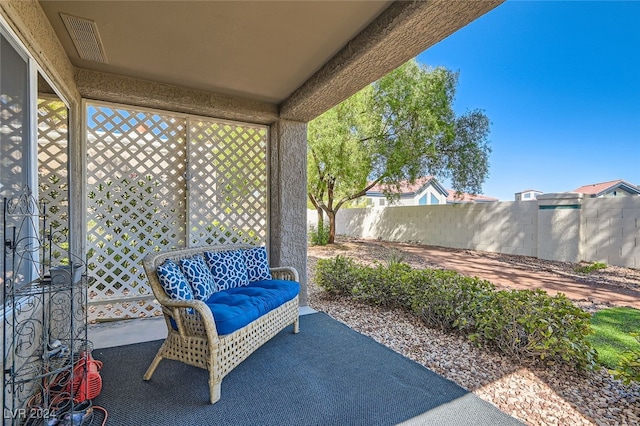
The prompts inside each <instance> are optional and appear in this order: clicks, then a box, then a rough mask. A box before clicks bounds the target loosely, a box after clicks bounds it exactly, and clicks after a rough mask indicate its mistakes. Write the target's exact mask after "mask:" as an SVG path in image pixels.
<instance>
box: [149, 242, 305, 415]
mask: <svg viewBox="0 0 640 426" xmlns="http://www.w3.org/2000/svg"><path fill="white" fill-rule="evenodd" d="M238 253H243V256H244V257H245V262H244V264H245V266H247V269H246V271H245V270H243V269H242V268H243V266H242V264H241V262H240V261H238V257H237V256H238ZM249 253H253V255H255V254H257V255H258V256H257V260H256V259H255V258H253V259H249V258H247V256H249ZM205 258H206V259H205ZM228 258H233V259H235V263H234V261H233V260H231V261H230V260H228ZM203 259H205V262H206V264H207V266H208V271H209V272H211V276H212V277H214V281H215V283H214V284H216V288H215V289H214V291H213V293H212V294H211V295H210V296H209V297H207V298H206V300H198V298H200V299H204V298H205V297H206V296H207V295H206V294H204V295H203V294H198V288H197V286H198V284H197V283H196V284H194V282H191V281H189V283H190V285H191V287H192V289H193V290H192V296H191V297H189V295H187V296H185V295H184V294H183V293H179V294H177V295H176V294H174V293H175V291H174V290H175V289H174V288H173V287H171V288H169V290H166V289H167V286H168V285H173V284H167V282H168V281H167V278H166V269H167V268H168V267H170V268H174V269H175V267H176V265H179V266H180V269H181V270H182V271H183V275H184V277H185V278H188V277H190V276H192V275H193V270H192V269H193V268H191V269H189V267H190V264H189V262H192V263H194V262H195V261H197V262H195V263H197V264H201V263H202V260H203ZM221 259H222V260H221ZM216 262H218V263H216ZM225 262H226V263H225ZM143 265H144V269H145V272H146V275H147V278H148V279H149V283H150V285H151V288H152V290H153V293H154V295H155V297H156V299H157V300H158V302H159V303H160V305H161V306H162V311H163V313H164V317H165V321H166V324H167V329H168V335H167V338H166V340H165V341H164V343H163V344H162V346H161V347H160V349H159V351H158V353H157V355H156V356H155V358H154V359H153V361H152V363H151V365H150V366H149V368H148V370H147V372H146V373H145V375H144V377H143V378H144V380H149V379H151V376H152V375H153V372H154V371H155V369H156V367H157V366H158V364H159V363H160V361H161V360H162V359H164V358H166V359H173V360H177V361H181V362H184V363H186V364H189V365H193V366H196V367H200V368H203V369H205V370H208V371H209V389H210V398H211V403H212V404H213V403H215V402H216V401H218V400H219V399H220V385H221V382H222V379H223V378H224V377H225V376H226V375H227V374H228V373H229V372H230V371H231V370H232V369H233V368H234V367H236V366H237V365H238V364H239V363H241V362H242V361H243V360H244V359H246V358H247V357H248V356H249V355H250V354H251V353H253V352H254V351H255V350H256V349H258V348H259V347H260V346H261V345H262V344H264V343H265V342H266V341H268V340H269V339H271V338H272V337H273V336H275V335H276V334H277V333H278V332H280V331H281V330H282V329H284V328H285V327H287V326H288V325H291V324H293V332H294V333H297V332H298V327H299V320H298V312H299V311H298V292H299V288H300V287H299V284H298V282H299V277H298V272H297V271H296V270H295V269H294V268H291V267H278V268H270V267H269V265H268V264H266V250H265V249H264V247H261V248H258V247H253V246H250V245H246V244H233V245H229V244H225V245H216V246H206V247H198V248H186V249H178V250H172V251H165V252H158V253H152V254H149V255H147V256H146V257H145V258H144V260H143ZM229 265H231V266H229ZM236 266H237V268H236ZM265 268H266V269H265ZM238 270H240V273H238ZM243 273H244V274H246V275H242V274H243ZM189 274H191V275H189ZM234 274H235V277H236V278H238V277H240V279H241V280H244V279H245V277H248V280H247V281H251V282H248V284H247V283H244V282H243V283H241V285H237V286H232V287H230V288H225V286H226V285H227V284H228V283H226V282H225V281H224V280H226V279H227V278H228V276H234ZM252 274H253V277H252ZM203 275H206V276H207V277H208V274H207V273H205V274H203ZM196 278H198V277H196ZM252 278H253V280H252ZM265 278H266V279H265ZM172 279H173V277H172ZM188 279H189V278H188ZM171 282H173V281H171ZM194 285H195V286H196V288H194V287H193V286H194ZM227 287H229V286H227ZM183 290H185V289H184V288H182V289H181V290H180V291H183ZM200 290H202V289H200ZM167 291H169V293H171V296H170V295H169V294H167ZM186 291H187V293H188V292H189V289H188V288H187V289H186Z"/></svg>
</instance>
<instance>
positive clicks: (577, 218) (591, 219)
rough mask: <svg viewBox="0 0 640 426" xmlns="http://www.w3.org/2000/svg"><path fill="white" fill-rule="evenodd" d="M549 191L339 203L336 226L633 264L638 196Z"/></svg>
mask: <svg viewBox="0 0 640 426" xmlns="http://www.w3.org/2000/svg"><path fill="white" fill-rule="evenodd" d="M551 195H555V198H554V197H551V199H549V197H547V199H546V200H545V199H542V200H538V201H537V202H536V201H510V202H497V203H487V204H453V205H452V204H448V205H439V206H399V207H387V208H384V207H370V208H364V209H343V210H340V211H339V212H338V215H337V224H336V232H337V233H338V234H339V235H340V234H341V235H350V236H355V237H361V238H371V239H382V240H387V241H401V242H417V243H421V244H428V245H435V246H443V247H453V248H466V249H472V250H484V251H491V252H497V253H507V254H519V255H525V256H534V257H540V258H544V259H553V260H560V261H570V262H579V261H588V262H593V261H600V262H605V263H606V264H608V265H617V266H625V267H630V268H640V197H624V198H599V199H584V200H582V198H581V197H573V199H566V194H551ZM577 198H580V200H579V201H578V200H577ZM570 206H574V207H570ZM316 220H317V218H316V212H315V211H309V214H308V222H309V224H314V223H315V222H316Z"/></svg>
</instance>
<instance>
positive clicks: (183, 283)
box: [156, 259, 193, 300]
mask: <svg viewBox="0 0 640 426" xmlns="http://www.w3.org/2000/svg"><path fill="white" fill-rule="evenodd" d="M156 273H157V274H158V281H160V284H161V285H162V288H164V291H165V292H166V293H167V295H168V296H169V297H170V298H172V299H176V300H193V292H192V291H191V286H190V285H189V282H188V281H187V278H186V277H185V276H184V274H183V273H182V271H181V270H180V267H179V266H178V265H177V264H176V263H175V262H174V261H172V260H171V259H167V260H165V261H164V263H163V264H162V265H160V266H158V267H157V268H156Z"/></svg>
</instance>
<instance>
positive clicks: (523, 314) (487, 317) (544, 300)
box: [470, 290, 596, 368]
mask: <svg viewBox="0 0 640 426" xmlns="http://www.w3.org/2000/svg"><path fill="white" fill-rule="evenodd" d="M589 318H590V315H589V314H588V313H586V312H584V311H583V310H581V309H580V308H578V307H576V306H574V305H573V304H572V303H571V301H570V300H569V299H567V297H566V296H564V295H563V294H558V295H556V296H553V297H552V296H549V295H548V294H547V293H546V292H545V291H542V290H500V291H497V292H495V293H494V294H493V297H491V298H490V299H489V300H488V301H487V303H486V304H485V306H484V309H483V310H482V311H480V312H479V313H478V315H477V317H476V324H475V328H476V330H475V332H474V333H472V334H471V335H470V338H471V340H472V341H474V342H476V343H478V344H481V345H489V346H494V347H496V348H498V349H499V350H500V352H503V353H505V354H507V355H511V356H515V357H524V358H530V359H539V360H542V361H545V362H547V363H556V362H563V363H566V364H573V365H575V366H576V367H578V368H592V367H593V366H594V365H595V356H596V353H595V351H594V349H593V348H592V347H591V344H590V343H589V342H588V341H587V336H588V335H589V334H590V333H591V326H590V323H589Z"/></svg>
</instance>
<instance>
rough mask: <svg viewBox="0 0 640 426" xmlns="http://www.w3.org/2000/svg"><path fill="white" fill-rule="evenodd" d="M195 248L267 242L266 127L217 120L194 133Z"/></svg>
mask: <svg viewBox="0 0 640 426" xmlns="http://www.w3.org/2000/svg"><path fill="white" fill-rule="evenodd" d="M189 131H190V133H189V135H190V138H189V191H190V196H189V230H190V245H191V246H198V245H209V244H218V243H222V244H224V243H235V242H246V243H253V244H259V243H264V242H265V240H266V226H265V220H266V199H267V163H266V146H267V137H266V129H264V128H255V127H249V126H247V125H240V124H229V123H221V122H216V121H197V122H193V121H192V122H191V126H190V129H189Z"/></svg>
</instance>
